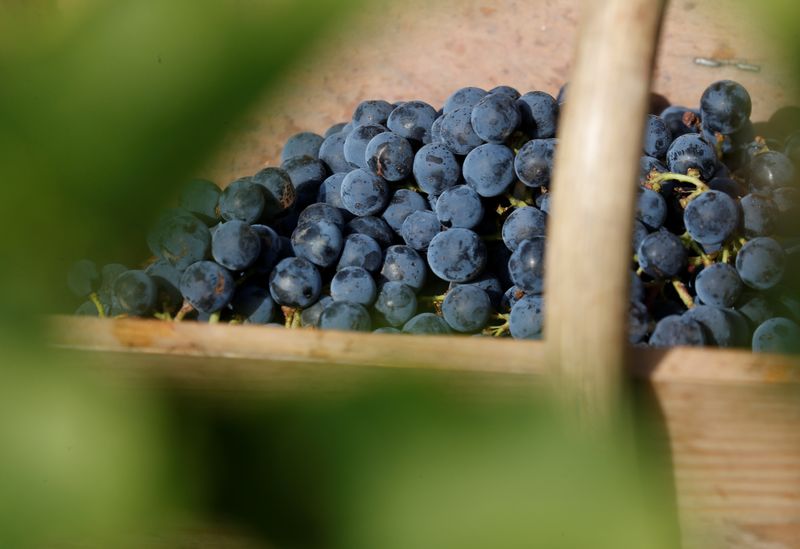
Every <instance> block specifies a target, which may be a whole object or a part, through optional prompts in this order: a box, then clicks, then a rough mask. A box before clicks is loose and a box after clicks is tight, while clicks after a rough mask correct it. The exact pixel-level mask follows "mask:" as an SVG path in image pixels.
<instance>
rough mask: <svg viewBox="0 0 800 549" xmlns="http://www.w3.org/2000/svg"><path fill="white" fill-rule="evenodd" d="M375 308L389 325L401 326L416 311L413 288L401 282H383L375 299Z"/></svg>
mask: <svg viewBox="0 0 800 549" xmlns="http://www.w3.org/2000/svg"><path fill="white" fill-rule="evenodd" d="M375 310H376V311H377V312H378V313H380V315H381V317H382V318H383V320H384V321H386V323H387V324H389V325H391V326H402V325H403V324H405V323H406V322H408V320H409V319H410V318H411V317H412V316H414V315H415V314H416V312H417V296H416V295H415V294H414V290H413V289H412V288H411V287H409V286H407V285H405V284H403V283H402V282H395V281H389V282H386V283H385V284H383V285H382V286H381V288H380V290H379V291H378V298H377V299H376V300H375Z"/></svg>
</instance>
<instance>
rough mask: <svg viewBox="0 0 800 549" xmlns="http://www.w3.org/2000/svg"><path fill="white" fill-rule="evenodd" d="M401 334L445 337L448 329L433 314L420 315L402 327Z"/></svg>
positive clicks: (438, 317)
mask: <svg viewBox="0 0 800 549" xmlns="http://www.w3.org/2000/svg"><path fill="white" fill-rule="evenodd" d="M403 333H406V334H417V335H447V334H449V333H450V327H449V326H448V325H447V322H445V321H444V319H443V318H442V317H440V316H436V315H435V314H433V313H420V314H418V315H417V316H415V317H412V318H411V319H410V320H409V321H408V322H406V323H405V324H404V325H403Z"/></svg>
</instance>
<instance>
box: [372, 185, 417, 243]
mask: <svg viewBox="0 0 800 549" xmlns="http://www.w3.org/2000/svg"><path fill="white" fill-rule="evenodd" d="M427 209H428V202H427V201H426V200H425V199H424V198H423V197H422V195H420V194H419V193H417V192H414V191H412V190H410V189H397V190H396V191H395V192H394V195H393V196H392V199H391V200H389V205H388V206H386V209H385V210H383V213H382V214H381V217H383V219H385V220H386V223H387V224H388V225H389V226H390V227H391V228H392V230H393V231H394V232H396V233H398V234H400V230H401V229H402V228H403V222H404V221H405V220H406V218H407V217H408V216H409V215H411V214H412V213H414V212H417V211H422V210H427Z"/></svg>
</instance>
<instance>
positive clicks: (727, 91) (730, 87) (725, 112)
mask: <svg viewBox="0 0 800 549" xmlns="http://www.w3.org/2000/svg"><path fill="white" fill-rule="evenodd" d="M751 108H752V105H751V102H750V95H749V94H748V93H747V90H746V89H744V87H743V86H742V85H741V84H739V83H737V82H734V81H732V80H720V81H719V82H714V83H713V84H711V85H710V86H709V87H707V88H706V89H705V91H704V92H703V96H702V97H701V98H700V112H701V113H702V117H703V126H704V127H707V128H708V129H710V130H712V131H716V132H720V133H722V134H731V133H733V132H735V131H736V130H738V129H739V128H741V127H742V125H743V124H744V123H745V122H746V121H747V120H748V119H749V118H750V110H751Z"/></svg>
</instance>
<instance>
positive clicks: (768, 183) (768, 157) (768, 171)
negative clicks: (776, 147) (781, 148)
mask: <svg viewBox="0 0 800 549" xmlns="http://www.w3.org/2000/svg"><path fill="white" fill-rule="evenodd" d="M794 178H795V169H794V165H793V164H792V161H791V160H789V158H788V157H787V156H786V155H785V154H783V153H780V152H777V151H767V152H764V153H761V154H759V155H757V156H756V157H755V158H753V160H752V161H751V162H750V170H749V177H748V182H749V183H750V187H751V188H753V189H755V190H757V191H764V190H773V189H779V188H781V187H791V186H792V185H793V184H794Z"/></svg>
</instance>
